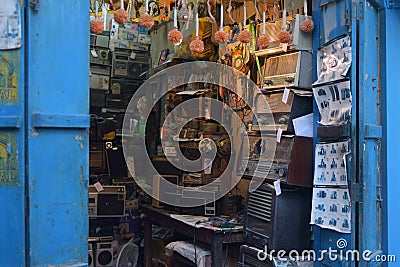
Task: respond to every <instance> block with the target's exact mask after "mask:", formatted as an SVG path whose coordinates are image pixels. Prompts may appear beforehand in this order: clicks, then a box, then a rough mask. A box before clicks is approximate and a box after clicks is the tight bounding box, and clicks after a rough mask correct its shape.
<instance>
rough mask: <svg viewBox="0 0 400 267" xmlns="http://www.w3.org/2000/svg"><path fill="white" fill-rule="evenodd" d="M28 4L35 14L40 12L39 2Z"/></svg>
mask: <svg viewBox="0 0 400 267" xmlns="http://www.w3.org/2000/svg"><path fill="white" fill-rule="evenodd" d="M28 4H29V6H30V7H31V9H32V11H33V12H34V13H37V12H38V11H39V0H29V3H28Z"/></svg>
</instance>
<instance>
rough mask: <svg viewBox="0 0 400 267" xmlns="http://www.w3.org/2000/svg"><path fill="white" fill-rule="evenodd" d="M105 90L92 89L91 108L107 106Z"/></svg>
mask: <svg viewBox="0 0 400 267" xmlns="http://www.w3.org/2000/svg"><path fill="white" fill-rule="evenodd" d="M107 93H108V92H107V91H105V90H98V89H90V106H91V107H104V106H105V104H106V94H107Z"/></svg>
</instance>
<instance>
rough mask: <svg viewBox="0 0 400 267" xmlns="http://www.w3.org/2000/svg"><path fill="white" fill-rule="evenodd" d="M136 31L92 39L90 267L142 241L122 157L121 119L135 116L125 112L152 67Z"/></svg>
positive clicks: (117, 31)
mask: <svg viewBox="0 0 400 267" xmlns="http://www.w3.org/2000/svg"><path fill="white" fill-rule="evenodd" d="M139 31H140V29H136V30H134V29H127V30H125V29H124V28H120V29H115V30H112V31H111V32H110V31H103V33H102V34H100V35H94V34H92V35H91V36H90V114H91V127H90V138H89V139H90V144H89V172H90V176H89V177H90V187H89V204H88V206H89V218H90V220H89V266H115V260H116V256H117V255H116V253H117V251H119V249H118V243H119V242H120V243H121V240H123V241H126V240H129V239H131V238H139V239H140V238H141V221H142V219H141V215H140V210H139V207H138V200H137V198H138V195H137V194H138V193H137V192H138V190H137V188H136V185H135V183H134V181H133V179H132V177H129V176H130V175H129V174H128V173H129V172H128V171H127V167H126V162H125V159H124V156H123V152H122V125H123V119H124V115H125V113H126V112H135V111H134V110H133V111H129V110H128V111H127V107H128V104H129V102H130V100H131V98H132V96H133V94H134V93H135V92H136V90H137V89H138V88H139V87H140V85H141V84H142V83H143V82H144V80H145V79H146V74H147V71H148V70H149V66H150V57H149V46H148V45H146V44H143V43H142V44H140V43H138V39H137V38H138V33H139ZM111 35H112V36H111ZM135 35H136V36H135ZM145 35H146V36H148V35H147V34H145ZM126 43H127V44H129V45H125V44H126ZM131 44H132V45H131Z"/></svg>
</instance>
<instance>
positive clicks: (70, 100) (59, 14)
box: [26, 0, 90, 266]
mask: <svg viewBox="0 0 400 267" xmlns="http://www.w3.org/2000/svg"><path fill="white" fill-rule="evenodd" d="M29 2H30V4H29V6H28V7H27V9H26V18H27V21H26V25H27V35H26V36H27V39H26V74H27V77H26V103H27V105H26V120H27V128H26V149H27V151H26V165H27V167H26V170H27V178H26V179H27V188H26V190H27V192H26V193H27V198H28V199H27V201H28V203H27V204H28V205H27V213H28V217H29V222H28V224H27V226H28V227H27V232H28V235H27V236H28V238H27V253H29V263H28V264H29V265H30V266H49V265H57V266H58V265H63V266H64V265H67V266H69V265H74V266H85V265H86V264H87V237H88V216H87V199H88V194H87V187H88V166H89V164H88V154H89V152H88V147H89V146H88V130H87V128H88V127H89V124H90V118H89V116H88V113H89V53H88V51H89V35H90V34H89V19H88V14H89V4H88V2H87V1H82V0H68V1H54V0H40V1H37V2H38V4H35V1H29Z"/></svg>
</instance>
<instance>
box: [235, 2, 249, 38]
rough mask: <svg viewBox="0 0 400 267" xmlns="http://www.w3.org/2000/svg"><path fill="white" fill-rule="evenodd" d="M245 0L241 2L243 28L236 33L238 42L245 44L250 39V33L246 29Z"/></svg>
mask: <svg viewBox="0 0 400 267" xmlns="http://www.w3.org/2000/svg"><path fill="white" fill-rule="evenodd" d="M246 20H247V14H246V1H244V2H243V29H242V31H241V32H240V33H239V35H238V39H239V41H240V42H242V43H244V44H247V43H250V41H251V33H250V32H249V31H248V30H247V29H246Z"/></svg>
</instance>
